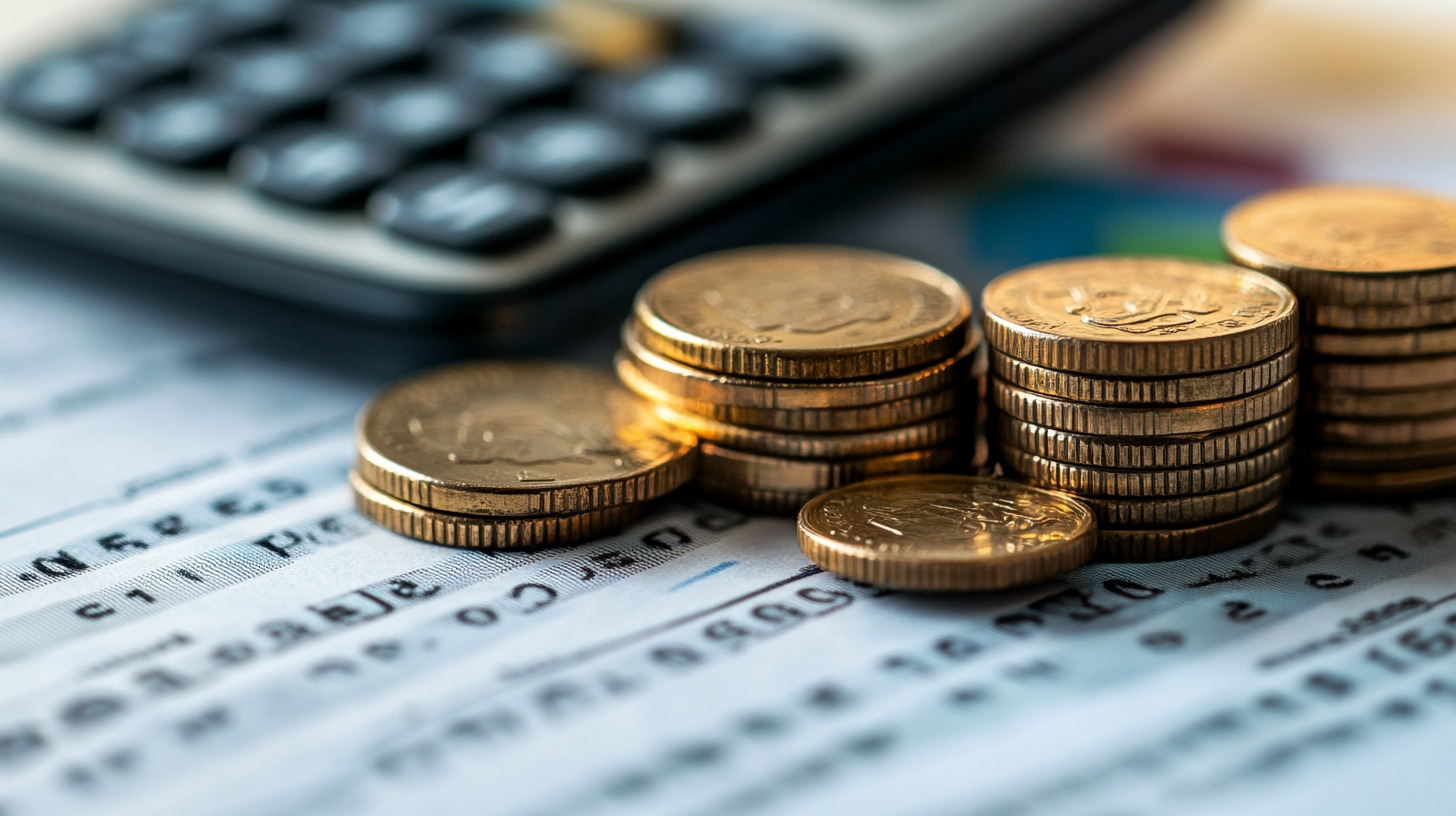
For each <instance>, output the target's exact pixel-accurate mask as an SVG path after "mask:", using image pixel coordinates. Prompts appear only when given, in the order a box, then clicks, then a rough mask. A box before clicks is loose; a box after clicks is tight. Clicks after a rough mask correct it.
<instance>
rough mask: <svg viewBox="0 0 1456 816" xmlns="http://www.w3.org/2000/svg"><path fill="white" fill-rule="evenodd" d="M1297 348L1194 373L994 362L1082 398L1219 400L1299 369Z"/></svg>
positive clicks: (1013, 375) (1048, 389) (1015, 377)
mask: <svg viewBox="0 0 1456 816" xmlns="http://www.w3.org/2000/svg"><path fill="white" fill-rule="evenodd" d="M1297 362H1298V351H1297V350H1296V349H1290V350H1288V351H1285V352H1283V353H1282V354H1279V355H1276V356H1274V357H1270V358H1269V359H1268V360H1264V361H1262V362H1259V363H1255V364H1253V365H1250V366H1247V367H1245V368H1235V369H1232V370H1229V371H1218V372H1215V373H1213V374H1202V375H1196V376H1189V377H1157V378H1131V377H1093V376H1091V375H1087V374H1071V373H1068V372H1065V371H1057V370H1055V369H1050V368H1043V367H1042V366H1037V365H1032V364H1031V363H1026V362H1022V361H1021V360H1018V359H1016V358H1015V357H1011V356H1008V355H1005V354H996V355H994V356H993V357H992V367H993V368H994V369H995V371H996V374H997V375H998V376H999V377H1000V378H1001V379H1003V380H1005V381H1006V382H1008V383H1010V384H1012V385H1014V386H1016V387H1017V388H1021V389H1024V390H1026V391H1033V392H1035V393H1038V394H1043V395H1045V396H1049V397H1058V398H1061V399H1069V400H1075V401H1077V402H1101V403H1108V404H1115V405H1139V404H1142V405H1176V404H1180V403H1190V402H1219V401H1224V400H1231V399H1236V398H1238V397H1244V396H1248V395H1249V394H1253V393H1255V392H1256V391H1263V390H1265V389H1267V388H1272V387H1274V386H1275V385H1277V384H1278V383H1280V382H1283V381H1284V380H1286V379H1288V378H1289V377H1290V376H1291V375H1293V374H1294V372H1295V364H1296V363H1297Z"/></svg>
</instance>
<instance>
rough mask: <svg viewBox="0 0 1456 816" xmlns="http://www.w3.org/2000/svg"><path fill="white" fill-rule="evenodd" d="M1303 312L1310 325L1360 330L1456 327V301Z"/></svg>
mask: <svg viewBox="0 0 1456 816" xmlns="http://www.w3.org/2000/svg"><path fill="white" fill-rule="evenodd" d="M1299 310H1300V312H1301V314H1302V315H1303V317H1304V320H1305V323H1306V324H1307V325H1309V326H1316V327H1319V328H1324V329H1345V330H1356V331H1391V330H1395V329H1424V328H1429V327H1431V326H1449V325H1452V324H1456V300H1431V301H1425V302H1419V303H1314V302H1312V301H1308V300H1303V301H1300V303H1299Z"/></svg>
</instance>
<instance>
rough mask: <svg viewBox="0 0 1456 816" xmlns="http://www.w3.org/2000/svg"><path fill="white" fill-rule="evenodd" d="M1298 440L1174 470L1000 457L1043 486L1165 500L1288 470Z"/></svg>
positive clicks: (1016, 454)
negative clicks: (1240, 456) (1070, 463)
mask: <svg viewBox="0 0 1456 816" xmlns="http://www.w3.org/2000/svg"><path fill="white" fill-rule="evenodd" d="M1293 454H1294V440H1293V439H1288V440H1285V441H1284V442H1281V443H1279V444H1278V445H1275V446H1274V447H1272V448H1269V449H1268V450H1264V451H1260V452H1259V453H1256V454H1254V455H1253V456H1250V457H1248V458H1247V459H1235V460H1234V461H1232V462H1222V463H1220V464H1217V465H1206V466H1204V467H1196V468H1175V469H1172V470H1107V469H1103V468H1090V467H1086V466H1085V465H1069V464H1067V463H1065V462H1054V461H1052V460H1050V459H1043V458H1041V457H1040V456H1033V455H1032V454H1029V453H1026V452H1024V451H1019V450H1016V449H1015V448H1002V450H1001V460H1002V462H1003V463H1004V464H1005V465H1006V466H1007V467H1009V468H1011V470H1013V471H1015V472H1016V473H1019V474H1021V476H1022V477H1024V478H1025V479H1026V480H1027V481H1028V482H1031V483H1032V484H1034V485H1037V486H1038V487H1050V488H1053V489H1055V490H1066V491H1069V492H1072V493H1076V494H1078V495H1082V494H1088V495H1093V496H1106V497H1108V498H1139V499H1163V498H1167V497H1169V496H1190V495H1194V494H1197V493H1222V492H1224V491H1227V490H1233V489H1235V488H1240V487H1244V486H1246V485H1249V484H1252V483H1254V482H1257V481H1262V480H1264V479H1267V478H1269V477H1270V476H1272V475H1274V474H1275V473H1278V472H1280V471H1282V470H1285V469H1287V468H1288V467H1289V465H1290V463H1291V462H1292V461H1293Z"/></svg>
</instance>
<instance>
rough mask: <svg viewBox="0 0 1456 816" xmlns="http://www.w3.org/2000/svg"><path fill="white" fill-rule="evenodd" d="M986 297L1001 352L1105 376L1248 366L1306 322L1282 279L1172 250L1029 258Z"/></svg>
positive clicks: (989, 325) (990, 331)
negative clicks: (1150, 254)
mask: <svg viewBox="0 0 1456 816" xmlns="http://www.w3.org/2000/svg"><path fill="white" fill-rule="evenodd" d="M981 303H982V311H983V312H984V320H985V328H986V339H987V341H988V342H989V343H990V345H991V348H992V349H994V350H995V351H999V352H1002V353H1004V354H1008V355H1010V356H1012V357H1015V358H1016V359H1018V360H1024V361H1026V362H1028V363H1031V364H1033V365H1038V366H1042V367H1045V368H1052V369H1057V370H1060V371H1073V372H1078V373H1082V374H1093V375H1097V376H1103V377H1163V376H1185V375H1186V374H1187V373H1188V372H1194V371H1198V372H1206V371H1223V370H1227V369H1233V368H1242V367H1244V366H1248V365H1251V364H1253V363H1255V362H1258V361H1260V360H1267V359H1269V358H1270V357H1273V356H1274V355H1276V354H1279V353H1281V352H1283V351H1286V350H1288V349H1290V348H1292V347H1293V346H1294V344H1295V341H1296V339H1297V334H1298V324H1299V315H1298V311H1297V309H1296V307H1295V299H1294V295H1293V294H1292V293H1291V292H1290V291H1289V290H1288V289H1287V288H1285V287H1284V285H1283V284H1281V283H1279V282H1278V281H1276V280H1274V279H1273V278H1270V277H1268V276H1267V275H1261V274H1259V273H1258V272H1250V271H1249V270H1247V269H1239V268H1237V267H1233V266H1228V265H1227V264H1211V263H1201V262H1197V261H1185V260H1177V259H1172V258H1131V257H1127V258H1124V257H1098V258H1081V259H1073V260H1066V261H1053V262H1051V263H1044V264H1037V265H1035V266H1027V267H1023V268H1021V269H1019V270H1016V271H1014V272H1010V273H1008V274H1005V275H1002V276H1001V277H999V278H997V279H995V280H993V281H991V283H990V285H988V286H987V287H986V291H985V293H984V294H983V295H982V297H981Z"/></svg>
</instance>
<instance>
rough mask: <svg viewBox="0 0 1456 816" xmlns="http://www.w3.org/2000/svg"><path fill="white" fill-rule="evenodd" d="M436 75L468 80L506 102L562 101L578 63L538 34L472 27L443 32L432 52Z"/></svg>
mask: <svg viewBox="0 0 1456 816" xmlns="http://www.w3.org/2000/svg"><path fill="white" fill-rule="evenodd" d="M431 59H432V61H433V63H434V65H435V68H436V70H438V71H439V72H440V73H441V74H444V75H446V76H449V77H452V78H454V79H458V80H460V81H462V82H468V83H471V84H473V85H475V86H477V87H479V88H480V90H481V91H482V92H484V93H488V94H490V96H491V98H493V99H495V100H497V101H498V102H499V104H501V105H505V106H521V105H529V104H534V103H538V102H548V101H553V100H564V99H565V98H566V97H567V96H568V95H569V94H570V93H571V89H572V87H573V86H574V84H575V83H576V81H577V79H578V78H579V77H580V76H581V75H582V66H581V65H580V64H579V63H578V62H577V61H576V59H574V58H573V57H572V56H571V55H570V54H568V53H566V51H565V50H563V49H562V48H561V47H560V46H559V45H557V44H556V43H555V42H553V41H552V40H551V39H549V38H547V37H544V36H541V35H539V34H529V33H511V32H502V31H476V32H473V33H469V34H462V35H454V36H447V37H443V38H441V39H440V41H439V42H438V43H436V44H435V46H434V47H433V48H432V50H431Z"/></svg>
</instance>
